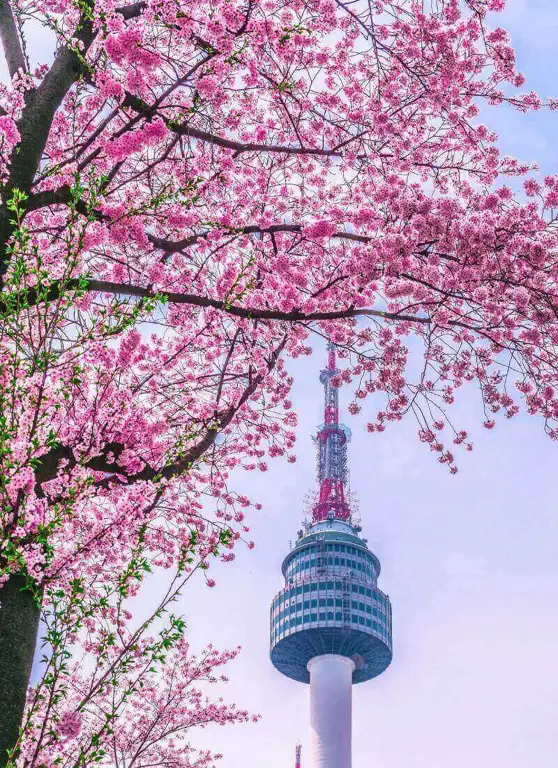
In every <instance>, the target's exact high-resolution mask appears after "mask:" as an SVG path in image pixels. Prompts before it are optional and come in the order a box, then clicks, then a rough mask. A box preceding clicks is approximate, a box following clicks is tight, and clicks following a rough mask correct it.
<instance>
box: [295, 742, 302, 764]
mask: <svg viewBox="0 0 558 768" xmlns="http://www.w3.org/2000/svg"><path fill="white" fill-rule="evenodd" d="M301 752H302V746H301V744H300V742H298V744H297V745H296V751H295V768H302V763H301V759H300V758H301Z"/></svg>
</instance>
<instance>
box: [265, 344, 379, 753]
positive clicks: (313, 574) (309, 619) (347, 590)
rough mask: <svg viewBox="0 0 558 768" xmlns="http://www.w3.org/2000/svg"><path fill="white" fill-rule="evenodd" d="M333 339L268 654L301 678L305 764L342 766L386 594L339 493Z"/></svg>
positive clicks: (343, 448) (375, 662)
mask: <svg viewBox="0 0 558 768" xmlns="http://www.w3.org/2000/svg"><path fill="white" fill-rule="evenodd" d="M338 373H339V371H338V370H337V366H336V359H335V348H334V347H333V346H332V345H331V344H330V345H329V347H328V365H327V368H326V369H324V370H323V371H322V372H321V374H320V381H321V383H322V384H323V386H324V393H325V405H324V423H323V424H322V425H321V426H320V427H319V428H318V432H317V435H316V437H315V438H314V439H315V442H316V444H317V450H318V482H319V493H318V497H317V500H316V503H315V504H314V506H313V509H312V521H311V523H310V525H308V526H307V527H306V529H305V530H303V531H300V532H299V535H298V538H297V541H296V544H295V546H294V548H293V549H292V550H291V551H290V552H289V554H288V555H287V557H286V558H285V559H284V561H283V566H282V571H283V576H284V579H285V586H284V587H283V589H281V591H280V592H279V593H278V594H277V595H276V596H275V598H274V600H273V603H272V606H271V633H270V644H271V661H272V663H273V665H274V666H275V668H276V669H277V670H278V671H279V672H281V673H282V674H284V675H286V676H287V677H290V678H292V679H293V680H297V681H299V682H302V683H309V684H310V709H311V738H312V766H313V768H351V707H352V703H351V699H352V693H351V686H352V685H353V684H356V683H363V682H366V681H367V680H371V679H372V678H373V677H376V676H377V675H379V674H381V673H382V672H383V671H384V670H385V669H386V668H387V667H388V666H389V664H390V662H391V658H392V641H391V604H390V601H389V598H388V596H387V595H385V594H384V593H383V592H382V591H381V590H380V589H379V588H378V586H377V581H378V577H379V575H380V562H379V560H378V558H377V557H376V556H375V555H374V554H373V553H372V552H371V551H370V549H369V548H368V546H367V543H366V540H365V539H363V538H361V536H360V532H361V529H360V526H359V525H356V524H355V523H354V522H353V520H352V516H351V510H350V506H349V504H348V502H347V498H346V497H347V492H346V491H347V443H348V442H349V440H350V431H349V429H348V428H347V427H345V426H344V425H343V424H340V423H339V404H338V388H337V387H336V386H334V384H333V382H332V379H334V377H335V376H336V375H337V374H338Z"/></svg>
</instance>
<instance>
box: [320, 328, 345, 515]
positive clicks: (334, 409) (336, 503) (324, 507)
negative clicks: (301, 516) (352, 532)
mask: <svg viewBox="0 0 558 768" xmlns="http://www.w3.org/2000/svg"><path fill="white" fill-rule="evenodd" d="M338 373H339V369H338V368H337V356H336V350H335V345H334V344H333V343H332V342H331V341H330V342H328V345H327V368H324V369H323V370H322V371H321V373H320V382H321V383H322V385H323V388H324V423H323V424H322V425H321V426H320V427H318V432H317V434H316V436H315V438H314V440H315V442H316V445H317V450H318V483H319V486H320V489H319V497H318V501H317V503H316V504H315V505H314V508H313V510H312V522H314V523H317V522H320V521H323V520H328V519H336V520H344V521H348V520H350V517H351V510H350V508H349V505H348V503H347V500H346V498H345V497H346V493H345V490H346V483H347V443H348V442H349V440H350V439H351V431H350V429H349V428H348V427H346V426H345V425H344V424H340V423H339V388H338V387H337V386H336V384H334V379H335V377H336V376H337V374H338Z"/></svg>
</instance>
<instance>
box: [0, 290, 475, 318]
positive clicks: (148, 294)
mask: <svg viewBox="0 0 558 768" xmlns="http://www.w3.org/2000/svg"><path fill="white" fill-rule="evenodd" d="M62 290H65V291H71V290H86V291H95V292H98V293H110V294H113V295H115V296H136V297H138V298H142V299H156V298H160V299H162V300H163V301H166V302H168V303H169V304H184V305H189V306H193V307H208V308H209V307H213V308H214V309H218V310H221V311H222V312H226V313H227V314H229V315H233V316H234V317H242V318H246V319H248V320H282V321H285V322H291V323H293V322H297V323H302V322H313V321H318V320H342V319H347V318H350V317H364V316H368V317H378V318H381V319H383V320H397V321H399V322H412V323H421V324H423V325H429V324H431V323H433V322H434V321H433V320H432V318H430V317H427V316H424V317H421V316H418V315H405V314H400V313H398V312H386V311H384V310H381V309H372V308H366V307H362V308H354V307H348V308H346V309H339V310H330V311H323V312H301V311H300V310H298V309H293V310H290V311H289V312H285V311H283V310H280V309H264V308H261V307H239V306H235V305H233V304H229V303H228V302H227V301H223V300H221V299H212V298H210V297H209V296H198V295H197V294H195V293H175V292H172V291H153V290H151V289H149V288H143V287H141V286H139V285H127V284H125V283H113V282H110V281H109V280H92V279H90V280H79V279H78V278H76V279H74V280H68V281H66V282H65V283H63V284H62V283H59V282H55V283H52V284H51V285H50V287H49V288H48V290H47V291H44V289H41V294H40V303H44V302H50V301H55V300H56V299H57V298H59V297H60V294H61V291H62ZM19 297H20V300H21V303H22V306H23V297H24V301H25V307H33V306H35V305H36V304H38V303H39V298H38V292H37V290H36V289H35V288H30V289H29V290H28V291H26V293H25V294H19ZM12 300H13V297H11V296H10V295H9V294H4V295H2V294H0V312H9V311H10V308H11V302H12ZM453 325H462V326H463V327H464V328H471V329H472V330H474V328H473V327H472V326H470V325H465V324H463V323H459V322H458V321H455V322H454V323H453Z"/></svg>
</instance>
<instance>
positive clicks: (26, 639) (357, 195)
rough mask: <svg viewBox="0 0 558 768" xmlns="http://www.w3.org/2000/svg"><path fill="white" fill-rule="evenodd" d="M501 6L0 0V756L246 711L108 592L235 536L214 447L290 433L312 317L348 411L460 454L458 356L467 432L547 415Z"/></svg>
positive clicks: (254, 448) (277, 444) (511, 69)
mask: <svg viewBox="0 0 558 768" xmlns="http://www.w3.org/2000/svg"><path fill="white" fill-rule="evenodd" d="M503 4H504V3H503V0H466V2H465V3H459V2H458V0H428V1H427V2H418V1H416V0H399V2H386V1H384V0H382V1H379V0H378V1H376V0H362V2H361V1H360V0H359V1H358V2H353V1H351V2H345V1H344V0H287V2H278V0H207V1H206V0H190V1H189V2H185V1H184V0H145V2H144V1H143V0H141V1H140V2H137V3H132V4H129V5H122V4H121V0H119V2H114V0H42V2H40V3H39V2H37V0H12V2H11V3H10V2H9V0H0V37H1V39H2V43H3V48H4V54H5V59H6V62H7V68H8V75H7V77H6V81H5V84H4V85H3V86H2V88H1V91H0V103H1V112H2V114H1V116H0V174H1V184H2V188H1V206H0V279H1V292H0V317H1V320H0V323H1V325H0V410H1V416H0V435H1V438H0V456H1V462H2V480H1V485H0V495H1V505H2V506H1V517H0V525H1V531H2V534H1V539H0V574H1V579H2V582H3V587H2V590H1V591H0V599H1V604H0V632H1V634H0V637H1V641H0V690H2V697H3V699H2V708H1V714H0V753H2V754H3V755H5V754H6V750H11V755H12V757H11V760H12V762H13V763H16V762H19V764H21V765H25V766H40V765H58V764H61V765H65V766H66V765H67V766H74V765H75V766H78V765H88V764H93V763H99V762H103V761H104V762H105V763H106V764H107V765H126V766H132V765H134V766H140V765H155V764H160V765H177V766H178V765H180V766H185V767H186V768H187V766H194V765H196V766H202V765H209V764H211V760H212V757H211V756H210V755H207V754H205V753H201V754H200V753H193V752H192V751H191V750H189V749H184V745H183V744H179V743H178V742H177V741H176V739H175V738H174V734H175V729H177V730H178V731H180V733H182V734H183V733H184V732H185V731H186V729H187V728H189V727H190V726H191V725H193V724H195V723H196V722H198V721H200V722H206V721H208V720H213V721H217V722H224V721H230V720H234V719H244V718H245V717H247V715H246V713H244V712H242V713H240V714H238V712H237V711H236V710H234V709H232V710H231V709H230V708H227V707H225V705H223V708H220V707H221V705H220V704H219V705H217V704H213V705H212V704H210V703H208V702H205V700H204V699H202V693H200V692H199V688H197V687H195V686H194V688H193V689H192V690H193V691H195V692H194V693H192V695H191V696H190V695H189V694H188V695H187V694H185V690H186V688H187V687H188V686H189V685H190V682H189V681H190V678H191V675H190V671H191V669H194V668H195V666H196V662H195V661H193V660H191V657H190V654H189V652H188V649H187V646H186V645H185V643H184V640H183V637H182V634H183V624H182V621H181V619H178V618H176V617H175V616H173V615H171V614H170V613H169V612H168V610H167V608H168V601H167V599H166V597H165V598H163V600H162V602H161V604H160V605H159V606H158V608H157V609H156V610H155V614H154V616H153V617H152V618H151V619H148V620H147V621H146V622H144V623H143V624H141V623H140V624H139V625H136V624H135V623H134V619H133V617H132V616H131V614H130V612H129V611H130V601H132V602H133V596H134V595H135V594H136V593H137V591H138V589H139V587H140V585H141V583H142V582H143V579H144V577H145V574H146V573H148V572H149V570H150V569H152V568H153V567H157V568H159V567H162V568H166V569H169V572H171V573H172V574H173V576H172V577H171V583H172V585H173V586H172V587H171V592H170V595H171V597H170V598H169V600H171V599H172V597H174V596H176V594H178V593H177V592H173V591H172V590H178V591H179V590H180V588H181V586H182V584H183V582H184V581H185V580H187V579H189V578H190V577H191V575H192V574H193V573H194V572H196V571H198V570H201V571H206V570H207V568H208V567H209V565H210V560H211V558H212V557H215V556H217V557H221V558H223V559H225V560H227V559H231V558H232V556H233V552H232V551H231V550H232V549H233V546H234V544H235V542H236V541H237V540H239V539H241V538H244V537H245V534H246V532H247V528H246V526H245V523H244V510H245V508H247V507H250V501H249V500H248V499H247V498H246V496H245V495H244V494H243V493H242V488H241V487H240V488H237V487H236V484H237V483H239V482H241V480H240V477H241V476H240V475H239V473H238V472H236V471H235V472H233V470H239V469H241V468H244V469H247V470H252V469H260V470H265V469H266V467H267V465H266V457H267V456H277V455H284V456H286V457H287V458H288V459H289V460H291V461H294V455H293V453H292V450H293V446H294V433H293V427H294V426H295V425H296V417H295V414H294V412H293V410H292V406H291V403H290V401H289V391H290V386H291V383H292V382H291V379H290V378H289V376H288V375H287V373H286V370H285V366H284V362H283V361H284V358H285V357H288V356H290V357H297V356H299V355H302V354H307V353H308V352H309V347H308V341H309V337H310V335H311V334H312V333H314V334H319V335H322V336H324V337H328V338H330V339H331V340H332V341H333V342H334V343H335V345H336V346H337V349H338V351H339V355H340V357H341V359H342V360H343V361H344V371H343V373H342V374H340V375H339V377H338V378H339V381H338V383H339V384H341V383H342V382H347V383H350V382H352V384H353V388H354V392H355V397H354V402H353V403H352V405H351V410H352V412H353V413H357V412H358V411H359V410H361V408H365V409H366V413H367V421H368V428H369V430H370V431H371V432H381V431H383V430H384V429H385V428H386V426H388V425H389V423H390V422H394V421H398V420H400V419H402V418H403V417H405V416H407V415H409V416H413V417H414V418H416V419H417V422H418V430H419V436H420V439H421V440H423V441H424V442H425V443H427V444H428V445H429V446H430V448H431V449H432V451H433V452H434V454H435V455H437V456H438V458H439V461H440V462H442V463H443V464H446V465H447V466H448V467H449V468H450V470H451V471H452V472H454V471H456V467H455V462H454V456H453V455H452V452H451V451H452V450H454V449H453V447H452V446H453V444H456V445H458V446H459V445H462V446H464V447H466V448H467V447H470V442H469V439H468V436H467V432H466V430H465V428H464V427H465V425H461V424H454V422H453V420H452V417H451V405H452V403H453V402H454V399H455V398H456V396H457V394H458V391H459V389H460V387H462V386H463V385H464V384H465V383H467V382H473V383H476V385H477V387H478V390H479V393H480V397H481V400H482V403H483V407H484V409H485V413H486V420H485V426H486V427H487V428H491V427H492V426H494V423H495V419H496V415H497V414H499V413H501V414H504V415H506V416H513V415H514V414H515V413H516V412H517V410H518V408H519V407H520V405H521V403H523V404H524V406H525V407H526V409H527V410H528V411H529V412H531V413H533V414H539V415H541V416H542V418H543V421H544V426H545V429H546V431H547V432H548V434H549V435H550V436H551V437H552V438H556V436H557V435H558V427H557V424H556V419H557V417H558V396H557V392H556V386H557V380H558V369H557V360H556V349H557V347H556V345H557V343H558V318H557V306H558V292H557V289H556V275H557V265H556V258H555V249H556V244H557V234H556V223H555V208H556V206H557V204H558V179H556V178H554V177H548V178H545V179H544V180H543V181H538V180H537V179H536V178H535V176H534V175H532V174H531V173H530V172H531V170H532V168H531V167H530V166H529V165H526V164H521V163H520V162H519V161H517V160H515V159H513V158H510V157H503V156H501V155H500V153H499V151H498V149H497V146H496V139H497V137H496V136H495V135H494V134H493V133H492V132H491V131H490V130H489V129H488V128H487V127H486V126H484V125H482V124H481V123H480V119H479V111H480V109H481V108H483V107H484V106H487V107H488V106H489V105H498V104H502V103H506V104H507V105H508V106H511V107H512V108H517V109H518V110H520V111H527V110H532V109H539V108H541V107H545V108H546V107H548V108H553V107H554V106H555V104H554V103H553V102H552V101H550V102H548V103H547V104H543V102H542V101H541V100H540V99H539V97H537V96H536V95H535V94H533V93H527V92H522V91H521V90H520V89H521V88H522V86H523V77H522V76H521V75H520V74H519V73H518V72H517V71H516V68H515V61H514V52H513V49H512V47H511V45H510V42H509V40H508V36H507V34H506V33H505V32H504V31H503V30H501V29H498V28H493V27H491V22H492V19H488V18H487V15H488V14H489V12H490V11H498V10H501V9H502V7H503ZM463 6H464V7H463ZM38 29H40V30H41V33H40V35H39V36H37V34H38V33H37V30H38ZM28 40H29V41H31V40H34V41H38V42H37V45H36V50H33V48H34V45H32V44H31V43H29V42H28ZM50 45H53V46H54V53H53V55H52V57H50V58H49V57H48V56H47V57H44V60H41V61H39V63H37V59H38V58H39V59H40V57H41V51H42V50H44V49H45V47H46V48H48V46H50ZM43 56H44V54H43ZM30 61H32V62H33V65H31V64H30ZM522 175H523V176H525V177H526V178H525V179H524V193H523V192H522V194H521V195H520V196H519V197H517V196H516V195H515V194H514V192H513V191H512V188H511V187H510V186H509V185H506V178H507V177H517V176H522ZM514 183H515V182H514ZM516 186H517V185H516ZM410 350H412V354H413V355H414V358H415V361H414V363H413V365H412V366H409V365H408V358H409V355H410ZM416 371H418V374H415V372H416ZM366 398H368V403H367V402H366ZM248 544H249V545H251V544H250V542H248ZM206 577H207V574H206ZM207 581H208V583H209V584H210V585H212V584H213V580H212V579H207ZM41 613H42V616H43V620H44V621H43V623H42V625H41V632H40V634H41V638H42V642H43V644H44V646H45V659H44V665H43V667H42V672H41V674H42V677H41V678H40V682H39V683H38V684H36V685H35V686H34V687H33V688H31V689H30V690H29V692H28V694H27V705H26V701H25V697H26V688H27V684H28V678H29V674H30V668H31V662H32V659H33V653H34V649H35V642H36V636H37V630H38V625H39V619H40V616H41ZM165 617H166V618H165ZM165 622H166V623H165ZM80 654H81V656H80ZM78 658H81V659H83V660H82V661H81V662H79V667H77V668H76V666H75V664H76V661H75V660H76V659H78ZM214 660H215V659H214ZM222 660H225V659H224V657H223V658H221V657H218V659H217V660H216V663H221V661H222ZM200 668H204V667H203V664H201V667H200ZM161 669H162V670H163V671H161ZM204 674H205V673H204ZM204 674H202V675H201V677H204ZM142 689H143V690H146V691H148V692H149V697H148V698H149V701H150V708H149V710H148V711H146V709H145V708H144V707H143V698H142V694H141V690H142ZM161 691H162V692H161ZM178 699H181V700H183V701H184V706H182V707H177V706H175V703H176V701H177V700H178ZM165 701H168V702H172V705H170V704H168V705H165V703H164V702H165ZM140 702H141V703H142V705H141V706H140ZM157 707H159V708H160V711H159V710H158V709H157ZM150 718H151V719H150ZM138 744H141V745H142V747H141V749H139V748H138V749H139V751H136V752H134V749H135V747H136V746H137V745H138ZM149 750H151V751H149ZM156 759H159V760H160V762H159V763H157V762H156ZM57 761H58V762H57ZM196 761H197V762H196ZM204 761H205V762H204Z"/></svg>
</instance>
